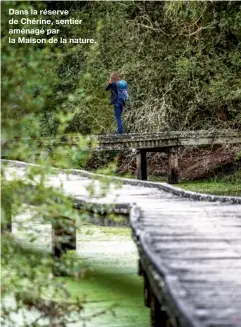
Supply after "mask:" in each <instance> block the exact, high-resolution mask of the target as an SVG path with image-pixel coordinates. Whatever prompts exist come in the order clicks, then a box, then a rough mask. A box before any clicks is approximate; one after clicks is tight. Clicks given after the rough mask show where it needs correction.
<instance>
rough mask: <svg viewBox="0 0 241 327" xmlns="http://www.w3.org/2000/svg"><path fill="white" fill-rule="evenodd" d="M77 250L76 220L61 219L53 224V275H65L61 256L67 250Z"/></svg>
mask: <svg viewBox="0 0 241 327" xmlns="http://www.w3.org/2000/svg"><path fill="white" fill-rule="evenodd" d="M75 249H76V224H75V220H74V219H70V218H68V217H63V216H61V217H59V218H58V219H55V221H54V222H53V223H52V256H53V269H52V270H53V274H54V275H55V276H60V275H65V272H64V267H63V268H61V256H62V255H63V254H65V253H66V252H67V250H75Z"/></svg>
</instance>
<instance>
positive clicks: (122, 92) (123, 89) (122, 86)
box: [116, 79, 129, 104]
mask: <svg viewBox="0 0 241 327" xmlns="http://www.w3.org/2000/svg"><path fill="white" fill-rule="evenodd" d="M116 84H117V92H118V100H119V101H120V102H121V103H122V104H125V102H126V101H127V100H128V98H129V95H128V85H127V82H126V81H124V80H123V79H122V80H120V81H118V82H117V83H116Z"/></svg>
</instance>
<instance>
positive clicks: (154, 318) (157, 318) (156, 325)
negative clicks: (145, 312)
mask: <svg viewBox="0 0 241 327" xmlns="http://www.w3.org/2000/svg"><path fill="white" fill-rule="evenodd" d="M150 309H151V327H160V326H167V324H168V321H169V319H168V316H167V314H166V312H165V311H162V310H161V304H160V303H159V301H158V299H157V298H156V296H155V294H154V293H153V291H152V290H151V294H150Z"/></svg>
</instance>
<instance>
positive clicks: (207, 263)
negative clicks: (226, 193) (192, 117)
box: [8, 167, 241, 327]
mask: <svg viewBox="0 0 241 327" xmlns="http://www.w3.org/2000/svg"><path fill="white" fill-rule="evenodd" d="M24 169H25V168H24V167H22V168H18V169H17V173H18V175H22V176H24ZM13 172H16V168H14V167H12V168H8V174H9V176H10V175H12V174H13ZM61 182H62V183H63V189H64V192H65V193H66V194H68V195H71V196H73V197H74V198H76V199H81V200H85V201H91V202H95V203H99V204H102V203H105V204H106V203H108V204H111V203H117V204H128V205H129V206H130V207H131V208H132V209H131V211H130V223H131V227H132V230H133V237H134V240H135V242H136V244H137V246H138V249H139V253H140V258H141V261H142V264H143V268H144V269H145V270H146V272H147V273H148V276H149V278H150V279H152V285H153V284H154V286H155V288H154V291H155V292H156V296H157V297H158V299H159V300H160V301H162V303H163V304H164V305H165V306H166V307H167V311H168V313H169V314H171V315H172V316H173V317H174V318H178V323H179V324H180V325H181V326H195V327H196V326H202V327H228V326H232V327H240V326H241V205H240V204H232V203H231V202H227V203H221V202H208V201H195V200H193V199H191V198H188V197H187V198H184V197H179V196H176V195H173V194H172V193H168V192H165V191H163V190H161V189H159V188H158V187H155V186H154V187H148V186H147V187H143V186H138V185H129V184H124V185H123V186H122V187H121V188H116V185H115V184H111V185H110V190H109V192H108V194H107V195H106V196H101V193H102V191H101V187H100V183H99V182H98V181H97V180H94V181H91V180H90V178H89V177H87V176H81V175H76V174H75V175H71V174H70V175H69V176H66V175H65V174H59V175H58V176H53V177H51V178H50V180H49V184H51V185H56V186H57V185H60V183H61ZM90 183H94V187H95V190H96V194H95V195H94V196H92V197H90V196H89V194H88V191H87V190H86V187H87V186H88V185H90ZM147 185H148V184H147ZM149 185H150V184H149Z"/></svg>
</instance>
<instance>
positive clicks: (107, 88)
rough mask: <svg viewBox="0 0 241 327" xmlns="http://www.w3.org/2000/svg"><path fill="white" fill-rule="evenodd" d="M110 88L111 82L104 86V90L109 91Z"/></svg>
mask: <svg viewBox="0 0 241 327" xmlns="http://www.w3.org/2000/svg"><path fill="white" fill-rule="evenodd" d="M111 88H112V83H109V84H108V85H107V86H106V88H105V90H106V91H109V90H110V89H111Z"/></svg>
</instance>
